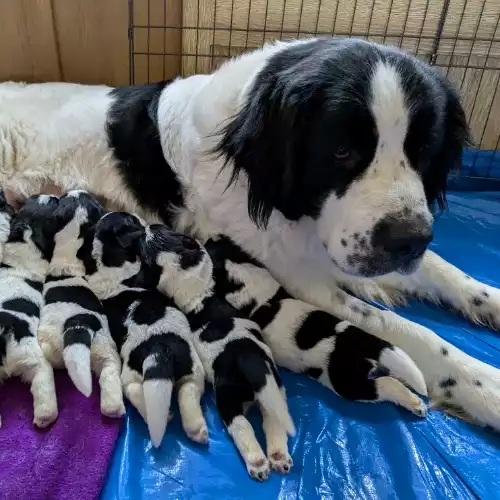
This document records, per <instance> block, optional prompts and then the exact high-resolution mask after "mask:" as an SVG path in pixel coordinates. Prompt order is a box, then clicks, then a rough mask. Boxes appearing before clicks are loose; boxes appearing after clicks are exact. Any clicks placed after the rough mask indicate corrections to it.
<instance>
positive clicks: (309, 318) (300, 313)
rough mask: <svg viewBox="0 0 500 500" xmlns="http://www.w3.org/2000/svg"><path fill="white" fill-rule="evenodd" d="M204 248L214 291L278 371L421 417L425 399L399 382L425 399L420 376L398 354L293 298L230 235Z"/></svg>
mask: <svg viewBox="0 0 500 500" xmlns="http://www.w3.org/2000/svg"><path fill="white" fill-rule="evenodd" d="M206 249H207V251H208V254H209V255H210V258H211V259H212V262H213V264H214V276H215V283H216V286H215V293H216V294H217V295H218V296H220V297H225V299H226V300H227V301H228V302H229V303H230V304H231V305H232V306H234V307H235V308H236V309H238V310H239V311H241V312H242V313H244V314H245V315H246V316H247V317H249V318H250V319H251V320H252V321H255V322H256V323H257V324H258V325H259V327H260V328H261V331H262V336H263V338H264V341H265V342H266V344H267V345H268V346H269V347H270V348H271V351H272V353H273V356H274V359H275V361H276V363H277V364H278V365H279V366H282V367H284V368H288V369H289V370H291V371H294V372H297V373H307V374H308V375H309V376H311V377H313V378H315V379H317V380H318V381H319V382H321V383H322V384H324V385H326V386H327V387H328V388H330V389H332V390H333V391H334V392H336V393H337V394H339V395H340V396H342V397H344V398H346V399H350V400H358V401H370V402H378V401H390V402H393V403H396V404H399V405H401V406H403V407H404V408H406V409H408V410H410V411H411V412H413V413H415V414H416V415H418V416H421V417H422V416H424V415H425V414H426V407H425V404H424V402H423V401H422V400H421V399H420V398H419V397H417V396H415V395H414V394H413V393H412V392H411V391H410V390H408V389H407V388H406V387H405V386H404V385H403V384H402V383H401V382H400V381H399V380H401V381H402V382H404V383H405V384H406V385H408V386H409V387H411V388H412V389H414V390H416V391H417V392H419V393H421V394H424V395H427V389H426V387H425V381H424V377H423V375H422V372H421V371H420V370H419V369H418V368H417V366H416V365H415V363H414V362H413V361H412V360H411V359H410V358H409V357H408V355H407V354H406V353H404V352H403V351H402V350H401V349H399V348H397V347H395V346H393V345H391V344H389V343H388V342H385V341H383V340H381V339H379V338H377V337H374V336H372V335H370V334H368V333H365V332H363V331H362V330H360V329H359V328H357V327H355V326H354V325H352V324H351V323H349V322H348V321H342V320H341V319H339V318H336V317H335V316H332V315H330V314H328V313H326V312H324V311H321V310H319V309H318V308H317V307H314V306H312V305H310V304H306V303H305V302H302V301H300V300H295V299H293V298H292V297H291V296H290V295H289V294H288V293H287V292H286V291H285V290H284V289H283V288H282V287H281V286H280V285H279V283H278V282H277V281H276V280H275V279H274V278H273V277H272V276H271V274H270V273H269V272H268V271H267V270H266V269H265V268H264V267H263V266H262V265H261V264H260V263H258V262H257V261H256V260H255V259H252V258H251V257H250V256H249V255H248V254H246V253H245V252H244V251H243V250H242V249H241V248H240V247H238V246H237V245H236V244H234V243H233V242H232V241H231V240H230V239H229V238H225V237H221V238H218V239H211V240H209V241H208V242H207V243H206ZM398 379H399V380H398Z"/></svg>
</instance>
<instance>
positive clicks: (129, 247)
mask: <svg viewBox="0 0 500 500" xmlns="http://www.w3.org/2000/svg"><path fill="white" fill-rule="evenodd" d="M145 239H146V226H145V224H144V223H143V222H142V221H141V220H140V219H139V218H138V217H136V216H135V215H132V214H129V213H127V212H109V213H107V214H106V215H104V216H103V217H102V218H101V219H100V220H99V221H98V222H97V224H96V226H95V232H94V239H93V246H92V257H93V258H94V260H95V261H96V263H97V268H98V269H99V268H121V267H123V266H126V265H127V263H139V264H140V258H141V253H142V247H143V245H144V241H145ZM139 267H140V266H139ZM127 277H128V276H127Z"/></svg>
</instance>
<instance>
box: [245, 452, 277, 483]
mask: <svg viewBox="0 0 500 500" xmlns="http://www.w3.org/2000/svg"><path fill="white" fill-rule="evenodd" d="M246 465H247V470H248V474H250V477H251V478H252V479H255V480H257V481H265V480H266V479H267V478H268V477H269V472H271V468H270V466H269V461H268V460H267V458H266V457H265V456H264V455H263V454H262V455H261V454H258V455H255V457H252V456H249V457H248V462H247V464H246Z"/></svg>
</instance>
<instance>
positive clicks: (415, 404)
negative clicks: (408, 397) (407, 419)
mask: <svg viewBox="0 0 500 500" xmlns="http://www.w3.org/2000/svg"><path fill="white" fill-rule="evenodd" d="M412 396H413V398H412V399H413V401H412V402H411V403H410V405H409V406H408V409H409V410H410V411H411V412H412V413H413V414H414V415H416V416H417V417H422V418H423V417H425V416H426V415H427V406H426V404H425V403H424V401H423V400H422V399H420V398H419V397H418V396H415V394H413V395H412Z"/></svg>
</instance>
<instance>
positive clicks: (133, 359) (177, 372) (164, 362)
mask: <svg viewBox="0 0 500 500" xmlns="http://www.w3.org/2000/svg"><path fill="white" fill-rule="evenodd" d="M150 356H152V357H153V358H154V363H153V364H152V365H151V366H149V367H148V368H147V369H146V370H145V371H144V372H143V366H144V361H145V359H146V358H148V357H150ZM128 362H129V365H130V368H132V369H133V370H135V371H137V372H138V373H143V375H144V380H157V379H165V380H172V381H177V380H179V379H181V378H182V377H185V376H187V375H190V374H191V373H192V371H193V360H192V358H191V351H190V349H189V345H188V343H187V342H186V341H185V340H184V339H183V338H181V337H179V336H178V335H175V334H174V333H171V332H166V333H162V334H160V335H152V336H151V337H149V338H148V339H147V340H145V341H144V342H141V343H140V344H139V345H138V346H137V347H136V348H135V349H133V350H132V351H131V352H130V356H129V361H128Z"/></svg>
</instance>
